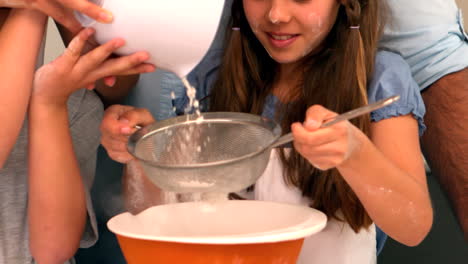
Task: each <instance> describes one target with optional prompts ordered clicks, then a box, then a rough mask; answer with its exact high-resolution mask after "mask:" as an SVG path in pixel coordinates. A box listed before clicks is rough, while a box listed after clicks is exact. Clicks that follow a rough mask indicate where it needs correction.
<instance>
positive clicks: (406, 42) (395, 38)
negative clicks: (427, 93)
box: [380, 0, 468, 89]
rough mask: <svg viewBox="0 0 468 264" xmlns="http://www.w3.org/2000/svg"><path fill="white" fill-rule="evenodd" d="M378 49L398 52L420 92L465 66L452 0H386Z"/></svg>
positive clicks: (465, 49)
mask: <svg viewBox="0 0 468 264" xmlns="http://www.w3.org/2000/svg"><path fill="white" fill-rule="evenodd" d="M387 3H388V5H389V9H390V11H391V18H390V21H389V23H388V24H387V26H386V28H385V31H384V35H383V38H382V39H381V42H380V44H381V47H382V48H385V49H388V50H391V51H394V52H396V53H399V54H401V55H402V56H403V58H404V59H405V60H406V62H407V63H408V64H409V65H410V68H411V72H412V74H413V77H414V78H415V80H416V82H417V83H418V84H419V86H420V87H421V89H425V88H427V87H428V86H430V85H431V84H432V83H434V82H435V81H437V80H438V79H440V78H441V77H443V76H445V75H447V74H449V73H453V72H457V71H460V70H462V69H464V68H466V67H468V36H467V35H466V31H465V30H464V28H463V18H462V13H461V10H460V9H458V7H457V4H456V2H455V0H410V1H408V0H387Z"/></svg>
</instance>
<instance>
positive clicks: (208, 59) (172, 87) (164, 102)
mask: <svg viewBox="0 0 468 264" xmlns="http://www.w3.org/2000/svg"><path fill="white" fill-rule="evenodd" d="M221 56H222V50H220V49H213V50H210V51H209V52H208V53H207V54H206V56H205V57H204V58H203V60H202V61H201V62H200V63H199V64H198V65H197V67H195V69H194V70H193V71H192V72H190V73H189V75H188V76H187V79H188V81H189V83H190V84H191V85H192V86H193V87H194V88H195V89H196V90H197V94H196V98H197V100H199V101H200V110H201V111H206V110H207V107H208V100H207V98H208V96H209V93H210V90H211V87H212V86H213V84H214V82H215V81H216V78H217V75H218V68H219V65H220V62H221ZM159 103H160V115H161V116H158V117H157V118H159V119H158V120H162V119H166V118H168V117H172V116H175V115H180V114H184V113H185V112H186V111H185V110H186V109H185V108H186V106H187V104H188V97H187V94H186V91H185V87H184V85H183V84H182V81H181V80H180V79H179V78H178V77H177V76H176V75H174V74H173V73H170V72H164V73H163V75H162V77H161V95H160V102H159Z"/></svg>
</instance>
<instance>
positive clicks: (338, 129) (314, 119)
mask: <svg viewBox="0 0 468 264" xmlns="http://www.w3.org/2000/svg"><path fill="white" fill-rule="evenodd" d="M336 115H337V114H336V113H334V112H331V111H329V110H327V109H325V108H323V107H322V106H319V105H314V106H312V107H310V108H309V109H308V110H307V113H306V120H305V122H304V124H300V123H294V124H293V125H292V126H291V130H292V133H293V136H294V147H295V148H296V150H297V151H298V152H299V153H300V154H301V155H302V156H303V157H304V158H305V159H307V160H308V161H309V162H310V163H311V164H312V165H313V166H314V167H315V168H317V169H320V170H328V169H331V168H334V167H337V166H339V165H340V164H342V163H343V162H345V161H346V160H348V158H349V157H350V156H351V155H352V154H353V153H354V152H355V151H356V149H358V147H359V146H360V145H361V142H362V137H363V136H364V137H365V135H364V134H363V133H362V132H361V131H360V130H359V129H358V128H357V127H355V126H354V125H353V124H351V123H350V122H348V121H342V122H339V123H337V124H335V125H332V126H330V127H326V128H320V126H321V125H322V124H323V123H324V122H326V121H327V120H329V119H332V118H333V117H334V116H336Z"/></svg>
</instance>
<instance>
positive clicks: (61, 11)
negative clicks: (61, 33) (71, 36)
mask: <svg viewBox="0 0 468 264" xmlns="http://www.w3.org/2000/svg"><path fill="white" fill-rule="evenodd" d="M31 7H33V8H35V9H37V10H40V11H41V12H43V13H44V14H47V15H49V16H51V17H53V18H54V19H55V20H56V21H57V22H59V23H60V24H62V25H63V26H65V27H66V28H68V29H70V30H71V31H72V32H77V31H78V30H79V29H80V28H81V25H80V23H79V22H78V21H77V20H76V19H75V17H74V16H73V14H72V11H71V10H69V9H67V8H65V7H64V6H63V5H61V4H60V3H58V2H57V1H48V0H47V1H31Z"/></svg>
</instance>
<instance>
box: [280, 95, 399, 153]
mask: <svg viewBox="0 0 468 264" xmlns="http://www.w3.org/2000/svg"><path fill="white" fill-rule="evenodd" d="M399 99H400V96H399V95H395V96H392V97H388V98H386V99H382V100H380V101H377V102H375V103H372V104H368V105H365V106H361V107H358V108H356V109H354V110H351V111H348V112H346V113H344V114H341V115H337V116H335V117H334V118H332V119H329V120H328V121H326V122H325V123H323V124H322V125H321V126H320V128H323V127H329V126H332V125H334V124H336V123H339V122H341V121H345V120H349V119H353V118H355V117H358V116H361V115H364V114H367V113H370V112H372V111H375V110H377V109H380V108H382V107H384V106H387V105H389V104H391V103H393V102H396V101H398V100H399ZM293 139H294V138H293V135H292V133H288V134H286V135H284V136H282V137H280V138H279V139H278V140H277V141H276V142H274V143H273V144H272V145H271V147H272V148H277V147H280V146H282V145H284V144H286V143H289V142H291V141H293Z"/></svg>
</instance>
